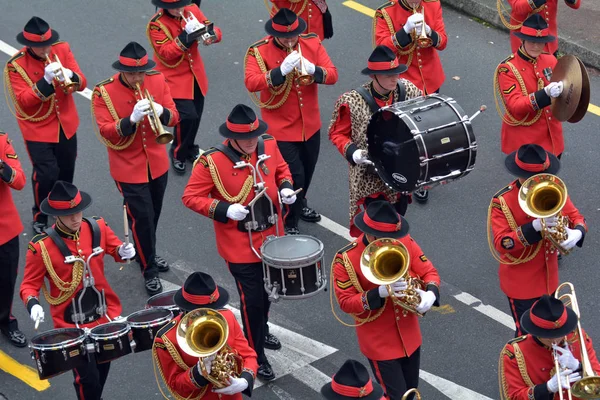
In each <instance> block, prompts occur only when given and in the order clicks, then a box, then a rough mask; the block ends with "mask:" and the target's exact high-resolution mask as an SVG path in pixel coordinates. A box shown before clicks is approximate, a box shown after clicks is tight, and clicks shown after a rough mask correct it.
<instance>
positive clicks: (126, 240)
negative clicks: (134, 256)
mask: <svg viewBox="0 0 600 400" xmlns="http://www.w3.org/2000/svg"><path fill="white" fill-rule="evenodd" d="M123 230H124V231H125V245H128V244H129V222H128V221H127V206H126V205H125V204H123ZM129 263H131V259H129V260H127V264H129Z"/></svg>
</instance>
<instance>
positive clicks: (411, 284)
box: [360, 238, 424, 317]
mask: <svg viewBox="0 0 600 400" xmlns="http://www.w3.org/2000/svg"><path fill="white" fill-rule="evenodd" d="M409 267H410V254H409V253H408V249H407V248H406V246H405V245H404V244H402V242H400V241H399V240H398V239H391V238H379V239H376V240H374V241H372V242H371V243H369V245H368V246H367V247H366V248H365V249H364V250H363V252H362V255H361V257H360V270H361V272H362V274H363V276H364V277H365V278H366V279H367V280H368V281H369V282H371V283H374V284H376V285H386V286H387V290H388V293H389V295H390V298H391V299H392V301H393V302H394V304H396V305H398V306H400V307H402V308H403V309H405V310H406V311H410V312H411V313H414V314H417V315H418V316H420V317H422V316H423V314H422V313H420V312H418V311H417V306H418V305H419V303H421V296H420V295H419V293H418V292H417V291H416V290H415V289H417V288H418V289H423V287H424V283H423V281H422V280H420V279H418V278H413V277H411V276H410V275H409V273H408V270H409ZM401 278H404V279H405V280H406V283H407V284H408V288H407V289H406V290H404V291H403V293H404V294H405V296H404V297H402V298H398V297H396V296H394V293H392V288H391V286H390V285H391V284H392V283H394V282H397V281H398V280H400V279H401Z"/></svg>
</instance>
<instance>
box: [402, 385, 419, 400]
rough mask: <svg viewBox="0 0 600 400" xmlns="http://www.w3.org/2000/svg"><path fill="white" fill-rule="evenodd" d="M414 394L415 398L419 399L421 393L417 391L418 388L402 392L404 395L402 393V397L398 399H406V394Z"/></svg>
mask: <svg viewBox="0 0 600 400" xmlns="http://www.w3.org/2000/svg"><path fill="white" fill-rule="evenodd" d="M413 393H414V394H415V397H414V398H415V399H416V400H421V393H419V390H417V389H415V388H412V389H409V390H407V391H406V393H404V395H402V399H400V400H407V399H408V396H410V395H411V394H413Z"/></svg>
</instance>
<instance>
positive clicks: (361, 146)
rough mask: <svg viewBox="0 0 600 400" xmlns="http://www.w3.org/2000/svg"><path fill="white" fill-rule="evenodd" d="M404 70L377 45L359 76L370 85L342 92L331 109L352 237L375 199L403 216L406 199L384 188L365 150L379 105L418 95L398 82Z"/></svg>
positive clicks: (331, 128)
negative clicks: (345, 167) (345, 173)
mask: <svg viewBox="0 0 600 400" xmlns="http://www.w3.org/2000/svg"><path fill="white" fill-rule="evenodd" d="M406 69H407V67H406V65H401V64H399V62H398V58H397V57H396V55H395V54H394V52H393V51H392V50H390V49H389V48H387V47H385V46H377V47H376V48H375V50H373V52H372V53H371V56H370V57H369V62H368V66H367V68H365V69H363V70H362V74H363V75H369V76H370V77H371V82H368V83H365V84H363V85H362V86H361V87H360V88H358V89H354V90H351V91H349V92H346V93H344V94H343V95H342V96H341V97H340V98H339V99H338V101H337V103H336V104H335V106H334V111H333V116H332V117H331V123H330V124H329V140H331V142H332V143H333V144H334V145H335V147H337V149H338V151H339V152H340V153H341V154H342V155H343V156H344V157H345V158H346V159H347V160H348V163H349V175H350V176H349V183H350V190H349V192H350V234H351V235H352V236H353V237H357V236H358V235H359V234H360V231H359V230H358V229H357V228H356V227H355V226H354V224H353V223H352V222H353V219H354V216H355V215H356V213H357V212H358V211H359V210H360V208H361V206H363V205H365V206H367V205H368V204H369V203H370V202H371V201H373V200H375V199H380V200H381V199H385V200H387V201H389V202H390V203H392V204H394V207H395V208H396V211H397V212H398V213H399V214H400V215H404V214H405V213H406V209H407V208H408V203H409V202H410V196H404V195H401V194H399V193H398V192H396V191H395V190H392V189H389V188H387V186H386V185H385V183H383V181H382V180H381V179H380V178H379V176H378V175H377V173H376V172H375V171H374V170H373V167H372V165H373V163H372V162H371V161H370V160H369V159H368V158H367V151H366V148H367V126H368V124H369V119H370V117H371V115H372V114H373V113H374V112H375V111H377V110H378V109H379V108H381V107H383V106H386V105H390V104H393V103H396V102H398V101H404V100H407V99H412V98H414V97H418V96H421V95H422V93H421V91H420V90H419V88H417V87H416V86H415V85H413V84H412V83H411V82H409V81H407V80H406V79H400V80H398V74H401V73H403V72H405V71H406Z"/></svg>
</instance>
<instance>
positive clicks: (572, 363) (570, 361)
mask: <svg viewBox="0 0 600 400" xmlns="http://www.w3.org/2000/svg"><path fill="white" fill-rule="evenodd" d="M552 348H553V349H554V350H556V351H557V352H558V353H559V354H560V355H559V356H558V364H559V365H560V367H561V368H562V369H570V370H572V371H575V370H577V369H578V368H579V360H578V359H576V358H575V357H574V356H573V353H571V350H569V347H568V346H567V344H566V343H565V346H564V347H560V346H557V345H556V344H553V345H552Z"/></svg>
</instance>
